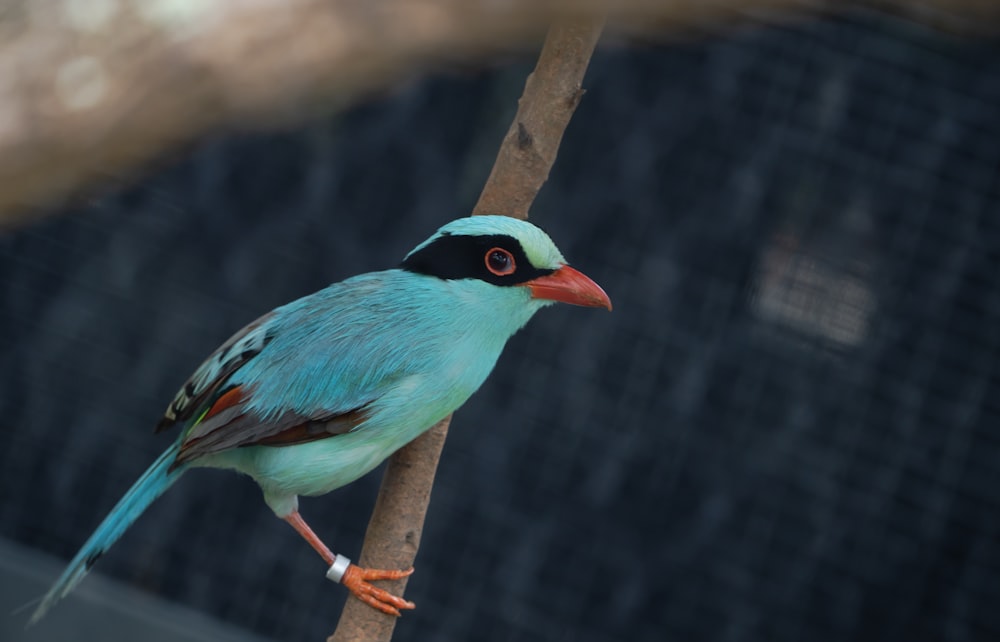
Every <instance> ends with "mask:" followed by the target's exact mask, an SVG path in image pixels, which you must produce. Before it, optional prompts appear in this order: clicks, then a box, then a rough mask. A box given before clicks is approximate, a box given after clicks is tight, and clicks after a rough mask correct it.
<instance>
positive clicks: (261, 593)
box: [0, 14, 1000, 642]
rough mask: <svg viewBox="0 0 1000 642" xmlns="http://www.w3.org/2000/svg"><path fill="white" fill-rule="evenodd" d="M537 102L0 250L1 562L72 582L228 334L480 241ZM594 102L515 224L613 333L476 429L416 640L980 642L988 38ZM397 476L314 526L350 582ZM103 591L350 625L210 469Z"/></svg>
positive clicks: (28, 236) (872, 36)
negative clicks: (386, 488)
mask: <svg viewBox="0 0 1000 642" xmlns="http://www.w3.org/2000/svg"><path fill="white" fill-rule="evenodd" d="M529 70H530V65H528V64H521V65H515V66H513V67H510V68H504V69H500V70H497V71H494V72H489V73H481V74H475V75H472V74H469V75H458V74H456V75H442V76H438V77H435V78H434V79H431V80H426V81H423V82H419V83H416V84H413V85H410V86H408V87H407V88H405V89H402V90H400V91H399V92H398V93H394V94H392V95H391V96H389V97H387V98H385V99H383V100H378V101H374V102H372V103H370V104H368V105H365V106H362V107H359V108H357V109H354V110H352V111H350V112H348V113H346V114H344V115H342V116H341V117H338V118H331V119H330V120H329V121H325V122H319V123H315V124H313V125H311V126H308V127H304V128H302V129H301V130H298V131H294V132H288V133H280V134H271V135H257V136H246V137H240V138H235V137H234V138H226V139H221V140H216V141H211V142H205V143H204V144H201V145H200V146H199V147H198V148H197V149H193V150H190V154H184V155H181V156H179V157H178V158H176V159H175V161H174V162H173V164H170V165H165V166H160V168H159V169H157V170H156V171H154V172H152V173H151V174H150V175H148V176H147V178H145V179H144V180H142V181H140V182H139V183H138V184H137V185H134V186H132V187H129V188H128V189H125V190H124V191H121V192H114V193H110V194H107V195H105V196H103V197H100V198H97V199H95V200H93V201H92V202H88V203H86V204H81V205H80V206H79V207H77V208H75V209H74V210H73V211H71V212H66V213H65V215H62V216H57V217H53V218H48V219H45V220H43V221H40V222H38V223H35V224H33V225H31V226H29V227H26V228H23V229H19V230H17V231H15V232H12V233H9V234H7V235H5V236H3V237H0V297H2V300H3V302H4V305H3V307H2V309H0V345H2V348H0V422H2V424H3V427H4V434H5V435H6V443H5V446H4V448H2V449H0V497H2V501H0V535H2V536H4V537H7V538H11V539H13V540H16V541H20V542H24V543H29V544H31V545H33V546H35V547H37V548H39V549H41V550H44V551H47V552H49V553H51V554H54V555H58V556H62V557H65V558H68V557H69V556H71V555H72V554H73V553H74V552H75V550H76V548H77V547H78V546H79V545H80V544H81V543H82V542H83V540H84V539H85V538H86V536H87V534H88V533H89V532H90V531H91V529H93V528H94V527H95V526H96V525H97V523H98V522H99V521H100V519H101V518H102V517H103V516H104V514H105V513H106V511H107V510H108V509H110V507H111V506H112V505H113V504H114V502H115V501H116V500H117V499H118V498H119V497H120V496H121V495H122V493H123V492H124V491H125V490H126V489H127V487H128V486H129V485H130V484H131V483H132V481H133V480H134V479H135V478H137V477H138V475H139V474H140V473H141V472H142V471H143V470H144V469H145V467H146V466H147V465H149V464H150V463H151V462H152V461H153V459H154V458H155V457H156V455H157V454H158V453H159V452H160V451H161V450H162V449H163V448H165V447H166V446H167V444H168V442H169V439H170V437H162V436H161V437H154V436H153V435H152V434H151V428H152V426H153V424H154V423H155V421H156V420H157V418H158V417H159V415H160V413H161V412H162V411H163V409H164V408H165V406H166V404H167V402H168V400H169V399H170V398H171V397H172V395H173V393H174V392H175V390H176V388H177V386H179V385H180V383H181V382H182V381H183V380H184V379H185V378H186V376H187V375H188V374H189V373H190V372H191V370H192V369H193V368H194V367H195V366H196V365H197V364H198V363H199V362H200V361H201V359H202V358H203V357H204V356H206V355H207V354H208V353H209V352H210V351H211V350H212V349H213V348H214V347H215V346H216V345H217V344H218V343H220V342H221V341H222V340H224V339H225V338H226V337H228V336H229V334H230V333H231V332H232V331H233V330H235V329H237V328H239V327H240V326H242V325H243V324H244V323H245V322H247V321H249V320H251V319H252V318H254V317H255V316H257V315H258V314H261V313H263V312H265V311H267V310H268V309H270V308H272V307H274V306H276V305H278V304H281V303H284V302H286V301H288V300H291V299H292V298H295V297H298V296H300V295H303V294H306V293H308V292H310V291H313V290H315V289H318V288H319V287H322V286H323V285H324V284H326V283H328V282H330V281H334V280H339V279H341V278H344V277H346V276H348V275H351V274H354V273H358V272H363V271H368V270H373V269H380V268H383V267H388V266H392V265H394V264H396V263H397V262H398V261H399V260H400V259H401V257H402V256H403V255H404V254H405V253H406V252H407V251H408V250H409V249H410V248H411V247H412V246H413V245H415V244H416V243H417V242H419V241H421V240H423V239H424V238H425V237H426V236H427V235H428V234H429V233H430V232H431V231H432V230H433V229H435V228H436V227H437V226H439V225H440V224H442V223H444V222H445V221H447V220H450V219H452V218H455V217H457V216H460V215H464V214H465V213H467V212H468V211H469V210H470V209H471V206H472V204H473V203H474V200H475V198H476V196H477V195H478V191H479V189H480V187H481V185H482V182H483V180H484V179H485V176H486V174H487V172H488V170H489V167H490V165H491V163H492V160H493V156H494V154H495V151H496V148H497V145H498V143H499V141H500V138H501V137H502V135H503V132H504V131H505V130H506V127H507V125H508V124H509V122H510V118H511V115H512V109H513V107H514V105H515V101H516V98H517V96H518V95H519V92H520V90H521V87H522V85H523V79H524V76H525V75H526V73H527V72H528V71H529ZM586 84H587V88H588V93H587V94H586V96H585V98H584V100H583V103H582V104H581V106H580V108H579V110H578V112H577V115H576V117H575V118H574V120H573V122H572V124H571V126H570V129H569V130H568V132H567V134H566V138H565V140H564V142H563V147H562V150H561V153H560V158H559V160H558V162H557V164H556V167H555V171H554V173H553V176H552V177H551V180H550V183H549V185H548V186H547V187H546V188H545V190H544V192H543V194H542V196H541V197H540V199H539V201H538V202H537V203H536V205H535V208H534V210H533V216H534V220H535V221H536V222H538V223H539V224H541V225H542V226H543V227H545V228H546V229H547V230H548V231H549V232H550V233H551V235H552V236H553V238H554V239H555V240H556V242H557V243H558V244H559V245H560V247H561V249H562V250H563V252H564V253H565V254H566V255H567V256H568V257H569V258H570V260H571V261H572V262H573V263H574V264H575V265H576V266H578V267H579V268H581V269H583V270H584V271H585V272H587V273H588V274H590V275H592V276H593V277H594V278H595V279H596V280H598V281H599V282H600V283H601V284H602V285H604V287H605V289H606V290H607V291H608V292H609V293H610V295H611V297H612V299H613V300H614V303H615V311H614V313H612V314H606V313H600V312H596V311H590V310H582V309H575V308H569V307H565V306H564V307H561V308H557V309H551V310H546V311H544V312H543V313H541V314H539V316H538V317H537V318H536V319H535V320H534V321H533V322H532V323H531V324H530V325H529V326H528V328H527V329H526V330H525V331H523V332H522V333H520V334H519V335H518V336H516V337H515V338H514V340H512V341H511V343H510V345H509V347H508V350H507V352H506V353H505V355H504V357H503V358H502V359H501V362H500V364H499V366H498V368H497V371H496V372H495V373H494V375H493V377H492V378H491V379H490V380H489V381H488V382H487V384H486V385H485V386H484V387H483V389H482V390H481V392H480V393H479V394H477V395H476V396H475V397H474V398H473V399H472V401H470V402H469V403H468V404H467V406H466V407H465V408H464V409H463V410H461V411H460V412H459V413H458V415H457V418H456V421H455V423H454V424H453V427H452V431H451V436H450V439H449V443H448V446H447V447H446V449H445V453H444V458H443V461H442V465H441V469H440V474H439V477H438V480H437V484H436V486H435V494H434V498H433V502H432V505H431V510H430V514H429V517H428V523H427V526H426V529H425V533H424V540H423V548H422V550H421V552H420V555H419V557H418V559H417V574H416V576H415V577H414V579H413V580H412V581H411V582H410V588H409V591H408V597H410V598H412V599H414V600H416V601H417V603H418V609H417V610H416V611H415V612H414V613H412V614H407V615H405V616H404V618H403V619H402V621H401V622H400V624H399V627H398V628H397V639H401V640H574V641H575V640H581V641H582V640H612V639H617V640H622V639H628V640H667V639H670V640H696V639H710V640H783V641H788V642H801V641H802V640H873V641H875V640H877V641H884V640H907V641H913V640H943V639H947V640H954V641H964V640H991V639H996V638H997V636H998V635H1000V610H998V608H997V604H998V602H1000V575H998V570H1000V505H998V498H1000V465H998V458H1000V433H998V431H1000V422H998V420H1000V374H998V372H997V365H996V364H997V357H998V349H1000V287H998V279H1000V277H998V274H1000V212H997V205H998V203H1000V200H998V198H1000V188H998V178H1000V174H998V170H1000V109H998V107H1000V42H998V41H997V40H996V39H971V38H962V37H959V36H957V35H952V34H946V33H942V32H936V31H932V30H930V29H927V28H924V27H921V26H919V25H915V24H913V23H909V22H905V21H903V20H900V19H897V18H888V17H882V16H876V15H870V14H864V15H854V16H850V17H841V18H837V19H824V20H819V21H812V22H800V23H794V22H793V23H787V24H785V25H783V26H770V27H744V28H737V29H732V30H727V31H724V32H716V33H709V34H702V35H698V36H689V37H687V38H685V39H684V40H683V41H680V42H675V43H668V44H664V45H662V46H656V47H654V46H645V47H626V46H621V45H612V46H608V47H606V48H604V49H602V50H601V51H600V52H599V54H598V55H597V56H596V57H595V59H594V60H593V63H592V67H591V71H590V74H589V76H588V80H587V83H586ZM378 482H379V476H378V475H372V476H369V477H368V478H365V479H364V480H362V481H360V482H358V483H356V484H354V485H352V486H350V487H348V488H345V489H342V490H340V491H337V492H335V493H333V494H331V495H328V496H326V497H323V498H320V499H306V500H304V501H303V503H302V512H303V515H304V516H305V517H306V519H307V520H309V521H310V522H311V523H312V525H313V527H314V528H315V529H316V530H317V531H318V532H319V533H320V534H321V535H322V536H323V537H324V538H325V539H326V540H327V541H328V542H329V543H330V544H331V545H332V547H333V548H334V549H335V550H337V551H340V552H343V553H345V554H347V555H348V556H350V557H356V556H357V554H358V552H359V550H360V546H361V537H362V534H363V532H364V528H365V525H366V522H367V518H368V515H369V512H370V509H371V506H372V503H373V501H374V496H375V490H376V488H377V485H378ZM97 571H98V572H100V573H103V574H107V575H110V576H113V577H116V578H119V579H121V580H123V581H125V582H129V583H132V584H134V585H135V586H136V587H137V588H138V589H141V590H144V591H149V592H153V593H156V594H158V595H161V596H163V597H165V598H167V599H170V600H175V601H179V602H182V603H185V604H188V605H190V606H193V607H195V608H197V609H199V610H203V611H204V612H206V613H209V614H212V615H215V616H217V617H219V618H222V619H224V620H228V621H230V622H232V623H234V624H236V625H238V626H241V627H245V628H247V629H249V630H252V631H254V632H256V633H258V634H261V635H264V636H270V637H273V638H276V639H298V640H306V639H313V640H316V639H323V638H324V637H325V636H326V635H327V634H329V633H330V632H332V630H333V628H334V626H335V623H336V620H337V617H338V615H339V612H340V606H341V604H342V601H343V599H344V591H343V590H342V589H341V588H339V587H336V586H334V585H332V584H330V583H329V582H328V581H326V580H325V579H324V578H323V574H324V572H325V568H324V567H323V564H322V562H321V561H320V560H319V558H318V557H316V555H315V553H314V552H313V551H312V550H311V549H310V548H309V547H308V546H307V545H306V544H305V543H304V542H302V541H301V540H299V538H298V537H297V536H296V535H295V533H294V532H293V531H292V530H291V529H289V528H288V527H287V526H286V525H285V524H283V523H281V522H280V521H279V520H277V519H275V518H274V517H273V515H272V514H271V513H270V511H269V510H268V509H267V507H266V506H265V505H264V503H263V502H262V501H261V498H260V495H259V492H258V490H257V489H256V487H255V486H254V485H253V484H252V483H251V482H250V481H249V480H248V479H245V478H240V477H238V476H236V475H233V474H230V473H225V472H216V471H193V472H192V473H190V474H189V475H187V476H186V477H185V479H183V480H181V482H180V483H179V484H178V485H176V486H175V487H174V488H173V489H172V490H171V491H170V492H169V493H168V494H167V495H166V496H164V497H163V498H162V499H161V500H160V501H159V502H157V503H156V504H155V505H154V506H153V508H152V509H151V510H150V511H149V512H148V513H147V514H146V515H145V516H143V518H142V519H140V520H139V522H138V523H137V524H136V525H135V526H134V527H133V529H132V530H131V531H130V532H129V533H127V534H126V536H125V537H124V538H123V539H122V541H120V542H119V544H118V545H117V546H116V547H115V548H113V549H112V550H111V552H109V554H108V555H106V556H105V557H104V558H103V559H102V560H101V562H100V564H98V566H97ZM32 597H34V596H32V595H27V596H25V600H26V601H27V600H28V599H30V598H32ZM58 616H59V612H58V610H57V611H55V612H54V613H53V614H52V615H51V617H53V618H57V617H58Z"/></svg>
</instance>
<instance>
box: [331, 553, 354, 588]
mask: <svg viewBox="0 0 1000 642" xmlns="http://www.w3.org/2000/svg"><path fill="white" fill-rule="evenodd" d="M350 565H351V560H349V559H347V558H346V557H344V556H343V555H340V554H339V553H338V554H337V557H335V558H333V564H331V565H330V570H329V571H327V572H326V578H327V579H328V580H330V581H331V582H337V583H338V584H339V583H340V580H342V579H344V573H346V572H347V567H348V566H350Z"/></svg>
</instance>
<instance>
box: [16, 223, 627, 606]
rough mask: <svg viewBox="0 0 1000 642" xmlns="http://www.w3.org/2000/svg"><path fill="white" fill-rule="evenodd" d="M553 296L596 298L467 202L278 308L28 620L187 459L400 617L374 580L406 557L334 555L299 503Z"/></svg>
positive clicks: (210, 367) (358, 464) (552, 255)
mask: <svg viewBox="0 0 1000 642" xmlns="http://www.w3.org/2000/svg"><path fill="white" fill-rule="evenodd" d="M556 302H562V303H569V304H574V305H580V306H586V307H594V308H606V309H607V310H609V311H610V310H611V308H612V305H611V300H610V298H609V297H608V295H607V294H606V293H605V292H604V290H603V289H601V287H600V286H599V285H597V283H595V282H594V281H593V280H592V279H590V278H589V277H587V276H586V275H584V274H583V273H582V272H579V271H578V270H576V269H574V268H572V267H570V266H569V264H568V263H567V262H566V260H565V259H564V258H563V255H562V254H561V253H560V251H559V250H558V248H557V247H556V246H555V244H554V243H553V242H552V240H551V239H550V238H549V236H548V235H547V234H546V233H545V232H544V231H542V230H541V229H540V228H539V227H537V226H535V225H534V224H532V223H529V222H527V221H524V220H520V219H516V218H512V217H508V216H502V215H486V216H470V217H465V218H459V219H455V220H453V221H451V222H449V223H447V224H445V225H443V226H442V227H440V228H439V229H438V230H437V231H436V232H435V233H434V234H433V235H431V236H430V238H428V239H427V240H425V241H424V242H423V243H421V244H419V245H417V246H416V247H415V248H414V249H413V250H412V251H410V252H409V253H408V254H406V256H405V257H404V258H403V260H402V262H401V263H400V264H399V265H398V266H397V267H395V268H392V269H387V270H382V271H376V272H368V273H364V274H360V275H357V276H354V277H351V278H348V279H346V280H344V281H340V282H337V283H334V284H332V285H329V286H327V287H326V288H324V289H322V290H319V291H317V292H315V293H313V294H310V295H307V296H304V297H302V298H300V299H297V300H295V301H292V302H291V303H288V304H286V305H283V306H281V307H278V308H275V309H274V310H272V311H271V312H268V313H267V314H264V315H263V316H261V317H260V318H258V319H256V320H255V321H253V322H251V323H250V324H248V325H246V326H245V327H244V328H242V329H241V330H239V331H238V332H236V333H235V334H234V335H233V336H232V337H230V338H229V339H228V340H227V341H226V342H224V343H223V344H222V345H221V346H220V347H219V348H218V349H216V350H215V351H214V352H213V353H212V354H211V355H209V356H208V358H207V359H206V360H205V361H204V362H203V363H202V364H201V365H200V366H199V367H198V368H197V369H196V370H195V371H194V373H193V374H192V375H191V376H190V377H189V378H188V379H187V381H185V382H184V384H183V385H182V386H181V388H180V390H179V391H178V392H177V394H176V396H175V397H174V398H173V399H172V401H171V402H170V404H169V405H168V407H167V409H166V411H165V413H164V415H163V417H162V418H161V419H160V421H159V422H158V423H157V424H156V427H155V432H161V431H164V430H167V429H169V428H180V434H179V436H178V437H177V438H176V439H175V440H174V442H173V444H172V445H171V446H170V447H169V448H167V449H166V450H165V451H164V452H163V454H161V455H160V456H159V457H158V458H157V459H156V461H155V462H154V463H153V464H152V465H151V466H150V467H149V468H148V469H147V470H146V472H145V473H143V474H142V476H140V477H139V479H138V481H136V482H135V484H133V486H132V487H131V488H130V489H129V490H128V491H127V492H126V493H125V495H124V496H123V497H122V499H121V500H120V501H119V502H118V503H117V505H115V507H114V508H113V509H112V510H111V512H110V513H109V514H108V515H107V517H105V519H104V521H103V522H101V524H100V525H99V526H98V527H97V529H96V530H95V531H94V532H93V534H91V536H90V538H89V539H88V540H87V541H86V542H85V543H84V544H83V546H82V547H81V548H80V550H79V552H78V553H77V554H76V556H75V557H74V558H73V559H72V560H71V561H70V562H69V564H68V566H67V567H66V569H65V570H64V571H63V573H62V574H61V575H60V577H59V578H58V579H57V580H56V582H55V583H54V584H53V586H52V587H51V589H50V590H49V591H48V593H47V594H46V595H45V596H44V597H43V598H42V600H41V603H40V604H39V606H38V607H37V608H36V610H35V611H34V613H33V614H32V616H31V618H30V621H29V625H30V624H34V623H36V622H37V621H38V620H39V619H41V618H42V617H43V616H44V615H45V614H46V612H48V611H49V610H50V609H51V608H52V607H53V606H54V605H55V604H56V602H58V601H59V600H60V599H62V598H63V597H65V596H66V595H67V594H68V593H69V592H70V591H72V590H73V589H74V588H75V587H76V586H77V584H79V582H80V581H81V580H82V579H83V577H84V576H85V575H86V574H87V573H88V572H89V571H90V569H91V568H92V567H93V566H94V564H95V563H96V562H97V560H98V558H100V557H101V556H102V555H103V554H104V553H105V552H106V551H107V550H108V548H109V547H111V546H112V544H114V543H115V542H116V541H117V540H118V539H119V538H120V537H121V536H122V534H123V533H124V532H125V531H126V530H127V529H128V528H129V527H130V526H131V525H132V524H133V523H134V522H135V521H136V520H137V519H138V518H139V516H140V515H141V514H142V513H143V512H144V511H145V510H146V509H147V508H148V507H149V506H150V504H152V503H153V501H155V500H156V499H157V498H158V497H159V496H160V495H162V494H163V493H164V492H165V491H166V490H167V489H168V488H170V486H172V485H173V484H174V482H176V481H177V480H178V478H179V477H180V476H181V475H182V474H183V473H185V472H186V471H187V470H189V469H191V468H199V467H201V468H217V469H229V470H233V471H236V472H239V473H243V474H245V475H248V476H250V477H251V478H252V479H253V480H254V481H255V482H256V483H257V484H258V485H259V486H260V488H261V490H262V491H263V496H264V502H265V503H266V504H267V506H268V507H269V508H270V509H271V510H272V511H273V512H274V514H275V515H276V516H277V517H279V518H281V519H283V520H284V521H286V522H288V523H289V524H290V525H291V526H292V527H293V528H294V529H295V530H296V531H297V532H298V533H299V534H300V535H301V536H302V537H303V538H304V539H305V540H306V541H307V542H308V543H309V544H310V546H312V548H313V549H315V550H316V552H317V553H319V555H320V556H321V557H322V558H323V561H324V562H325V563H326V564H327V566H328V568H329V570H328V571H327V577H328V578H329V579H331V580H332V581H334V582H338V583H340V584H342V585H343V586H345V587H346V588H347V589H348V590H349V591H350V593H351V594H353V595H354V596H356V597H357V598H358V599H360V600H362V601H363V602H365V603H366V604H368V605H370V606H371V607H373V608H376V609H378V610H380V611H382V612H384V613H388V614H391V615H396V616H398V615H399V614H400V609H412V608H414V606H415V605H414V604H413V602H410V601H408V600H405V599H403V598H402V597H400V596H396V595H393V594H392V593H390V592H389V591H387V590H385V589H382V588H379V587H377V586H375V585H374V584H372V583H371V582H373V581H379V580H392V579H399V578H402V577H406V576H408V575H410V574H411V573H412V572H413V568H412V567H411V568H409V569H401V570H397V569H375V568H365V567H361V566H358V565H356V564H354V563H353V562H351V561H350V559H349V558H347V557H346V556H344V555H341V554H339V553H338V554H334V553H333V552H332V551H331V549H330V548H329V547H328V546H327V545H326V544H325V543H324V542H323V541H322V540H321V539H320V538H319V537H318V536H317V535H316V534H315V533H314V532H313V530H312V528H310V526H309V525H308V524H307V523H306V521H305V520H304V519H303V518H302V516H301V514H300V513H299V510H298V498H299V496H317V495H323V494H325V493H328V492H330V491H332V490H334V489H336V488H340V487H342V486H344V485H346V484H349V483H350V482H352V481H354V480H356V479H358V478H359V477H361V476H363V475H364V474H366V473H368V472H369V471H371V470H372V469H373V468H375V467H376V466H378V465H379V464H380V463H381V462H382V461H383V460H385V459H386V458H387V457H388V456H389V455H391V454H392V453H393V452H395V451H396V450H398V449H399V448H401V447H402V446H404V445H406V444H407V443H408V442H410V441H411V440H413V439H414V438H416V437H417V436H418V435H420V434H421V433H423V432H424V431H426V430H427V429H429V428H430V427H431V426H432V425H434V424H435V423H437V422H438V421H439V420H441V419H443V418H444V417H446V416H447V415H449V414H451V413H452V412H453V411H454V410H456V409H457V408H458V407H460V406H461V405H462V404H463V403H465V401H466V400H467V399H468V398H469V397H470V396H471V395H472V394H473V393H474V392H475V391H476V390H478V389H479V387H480V386H481V385H482V384H483V382H484V381H485V380H486V378H487V376H488V375H489V373H490V372H491V371H492V370H493V367H494V365H495V363H496V361H497V359H498V357H499V356H500V353H501V351H502V350H503V348H504V346H505V345H506V343H507V340H508V339H509V338H510V337H511V336H512V335H513V334H514V333H516V332H517V331H518V330H519V329H521V328H522V327H523V326H524V325H525V324H526V323H527V322H528V321H529V320H530V319H531V318H532V316H534V314H535V313H536V312H538V311H539V310H540V309H542V308H544V307H546V306H548V305H551V304H553V303H556Z"/></svg>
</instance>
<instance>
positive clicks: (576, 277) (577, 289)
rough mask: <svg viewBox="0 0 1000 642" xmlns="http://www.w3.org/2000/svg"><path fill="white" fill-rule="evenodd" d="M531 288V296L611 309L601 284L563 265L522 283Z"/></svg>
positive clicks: (609, 300) (609, 301)
mask: <svg viewBox="0 0 1000 642" xmlns="http://www.w3.org/2000/svg"><path fill="white" fill-rule="evenodd" d="M524 285H525V286H527V287H528V288H530V289H531V298H533V299H548V300H550V301H560V302H562V303H572V304H573V305H584V306H587V307H588V308H607V309H608V310H611V299H609V298H608V295H607V294H605V292H604V290H602V289H601V286H599V285H597V284H596V283H594V282H593V281H592V280H591V279H590V277H588V276H587V275H586V274H584V273H583V272H580V271H578V270H574V269H573V268H571V267H570V266H568V265H564V266H562V267H561V268H559V269H558V270H556V271H555V272H553V273H552V274H547V275H545V276H540V277H538V278H537V279H532V280H530V281H528V282H527V283H525V284H524Z"/></svg>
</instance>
